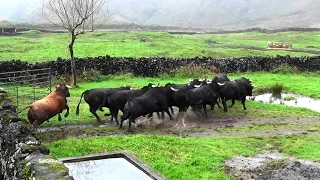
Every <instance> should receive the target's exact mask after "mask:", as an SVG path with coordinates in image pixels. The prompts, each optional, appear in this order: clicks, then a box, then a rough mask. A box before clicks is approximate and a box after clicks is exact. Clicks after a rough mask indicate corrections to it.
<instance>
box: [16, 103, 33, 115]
mask: <svg viewBox="0 0 320 180" xmlns="http://www.w3.org/2000/svg"><path fill="white" fill-rule="evenodd" d="M31 106H32V105H28V106H27V107H25V108H23V109H22V110H21V111H19V112H18V113H17V114H20V113H21V112H22V111H24V110H26V109H27V108H29V107H31Z"/></svg>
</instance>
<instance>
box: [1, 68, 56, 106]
mask: <svg viewBox="0 0 320 180" xmlns="http://www.w3.org/2000/svg"><path fill="white" fill-rule="evenodd" d="M51 82H52V76H51V69H50V68H43V69H33V70H25V71H12V72H5V73H0V87H2V88H4V89H5V91H6V92H7V93H8V94H9V97H10V99H11V100H12V103H13V104H14V105H15V106H16V109H17V111H19V110H21V109H23V108H24V107H25V106H27V105H28V104H32V103H33V102H34V101H36V100H39V99H41V98H43V97H45V96H46V95H48V94H49V93H50V92H51V86H52V84H51Z"/></svg>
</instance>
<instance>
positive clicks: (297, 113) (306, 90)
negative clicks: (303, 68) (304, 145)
mask: <svg viewBox="0 0 320 180" xmlns="http://www.w3.org/2000/svg"><path fill="white" fill-rule="evenodd" d="M203 76H207V77H208V76H209V77H210V75H208V74H205V75H203ZM212 76H213V75H212ZM229 76H230V78H232V79H235V78H239V77H241V76H245V77H248V78H250V79H252V80H253V81H254V84H255V85H256V86H257V90H255V91H258V90H259V89H263V88H268V87H270V86H271V85H273V84H274V83H275V82H278V81H279V80H282V79H286V80H285V81H282V82H283V86H284V89H285V90H288V91H290V92H293V93H298V94H302V95H305V96H311V97H312V95H313V97H318V98H320V97H319V93H316V92H317V90H318V89H320V84H319V83H314V82H320V77H319V76H318V75H317V74H290V75H284V74H273V73H264V72H256V73H246V74H230V75H229ZM189 78H201V77H196V76H194V77H189ZM189 78H186V77H179V76H176V77H168V76H163V77H158V78H143V77H133V76H131V75H129V74H125V75H118V76H108V77H105V79H104V80H103V81H101V82H86V83H80V86H79V88H73V89H70V93H71V97H69V98H68V104H69V107H70V115H69V117H67V118H63V120H62V121H61V122H59V121H57V117H53V118H52V119H51V120H50V122H49V123H48V122H45V123H44V124H43V125H42V126H61V125H66V124H79V123H80V124H87V123H95V122H96V119H95V117H94V116H93V115H92V114H91V113H90V112H89V106H88V104H87V103H85V102H84V100H83V99H82V102H81V104H80V114H79V116H76V114H75V110H76V106H77V104H78V103H79V100H80V96H81V94H82V92H83V91H85V90H88V89H92V88H101V87H105V88H107V87H119V86H125V85H129V86H132V87H135V88H139V87H142V86H144V85H146V84H148V83H150V82H151V83H155V84H158V83H159V84H160V85H164V84H166V83H167V82H172V83H187V82H188V81H189ZM306 79H308V81H306ZM302 81H305V82H304V83H297V82H302ZM21 88H23V87H21ZM23 92H24V91H22V93H23ZM25 92H27V94H26V95H27V96H28V97H29V96H30V92H29V91H25ZM315 93H316V94H315ZM12 95H15V90H13V91H12ZM22 95H23V94H22ZM30 99H31V101H30ZM32 101H33V97H29V99H28V101H27V98H26V100H24V101H22V102H20V105H21V106H22V107H23V104H22V103H23V102H25V105H27V104H30V103H32ZM228 103H230V102H228ZM220 104H221V103H220ZM221 105H222V104H221ZM246 106H247V108H248V109H247V110H243V107H242V105H241V103H240V102H238V101H236V103H235V105H234V107H232V108H230V109H229V111H228V113H225V112H223V111H222V110H221V109H219V108H218V107H217V106H216V107H215V110H214V112H213V114H212V116H218V117H221V118H223V117H239V118H241V117H247V118H252V119H257V120H259V118H269V117H271V118H277V117H310V118H317V117H319V113H317V112H314V111H311V110H308V109H305V108H296V107H289V106H284V105H277V104H263V103H261V102H255V101H250V100H247V101H246ZM19 109H20V108H19ZM106 112H108V109H104V112H100V111H99V110H98V111H97V113H98V115H99V116H100V117H101V118H102V119H103V120H107V119H109V118H110V117H104V116H103V114H104V113H106ZM63 114H64V112H63ZM21 116H22V117H27V110H26V111H23V112H22V113H21Z"/></svg>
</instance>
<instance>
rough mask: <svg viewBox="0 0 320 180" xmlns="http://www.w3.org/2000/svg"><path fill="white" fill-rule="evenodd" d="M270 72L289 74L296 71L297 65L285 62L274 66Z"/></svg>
mask: <svg viewBox="0 0 320 180" xmlns="http://www.w3.org/2000/svg"><path fill="white" fill-rule="evenodd" d="M271 72H272V73H282V74H290V73H294V72H298V69H297V67H292V66H290V65H288V64H286V63H284V64H280V65H278V66H277V67H276V68H274V69H273V70H272V71H271Z"/></svg>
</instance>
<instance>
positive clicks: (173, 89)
mask: <svg viewBox="0 0 320 180" xmlns="http://www.w3.org/2000/svg"><path fill="white" fill-rule="evenodd" d="M170 89H171V90H172V91H179V90H178V89H175V88H173V87H170Z"/></svg>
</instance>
